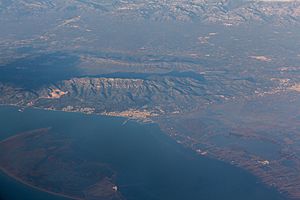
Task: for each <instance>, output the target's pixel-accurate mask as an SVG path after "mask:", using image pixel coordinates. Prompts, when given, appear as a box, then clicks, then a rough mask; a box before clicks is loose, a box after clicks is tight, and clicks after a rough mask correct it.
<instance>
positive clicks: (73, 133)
mask: <svg viewBox="0 0 300 200" xmlns="http://www.w3.org/2000/svg"><path fill="white" fill-rule="evenodd" d="M124 120H125V119H122V118H112V117H103V116H96V115H83V114H79V113H64V112H54V111H43V110H36V109H26V110H25V112H18V109H17V108H14V107H4V106H3V107H0V139H1V140H3V139H5V138H8V137H10V136H12V135H15V134H18V133H20V132H22V131H28V130H32V129H38V128H45V127H52V130H53V131H55V132H56V133H58V134H62V135H65V136H67V137H71V138H72V139H73V140H74V141H75V146H76V147H77V148H76V153H77V155H78V156H82V157H84V158H85V159H88V160H94V161H97V162H104V163H109V164H110V166H112V168H113V169H114V170H115V171H116V172H117V179H116V181H117V185H118V186H119V189H120V192H121V193H122V194H123V196H124V197H125V198H126V199H129V200H141V199H142V200H159V199H161V200H182V199H185V200H193V199H201V200H220V199H226V200H227V199H228V200H241V199H242V200H283V199H285V198H284V197H282V196H281V195H280V194H279V193H277V192H276V191H275V190H273V189H270V188H268V187H266V186H265V185H263V184H261V183H260V182H259V180H258V179H257V178H256V177H254V176H252V175H251V174H249V173H248V172H246V171H244V170H242V169H239V168H236V167H233V166H231V165H228V164H225V163H223V162H219V161H216V160H212V159H209V158H205V157H199V156H197V155H196V154H194V153H193V152H192V151H190V150H188V149H184V148H183V147H182V146H180V145H178V144H177V143H175V142H174V141H173V140H172V139H171V138H169V137H168V136H167V135H166V134H164V133H162V132H161V131H160V129H159V128H158V127H157V126H156V125H153V124H152V125H149V124H148V125H145V124H139V123H135V122H131V121H130V122H128V123H126V124H125V125H123V122H124ZM0 199H1V200H29V199H30V200H61V199H64V198H61V197H57V196H54V195H50V194H47V193H45V192H40V191H38V190H36V189H32V188H30V187H28V186H25V185H23V184H21V183H18V182H16V181H14V180H13V179H11V178H9V177H7V176H6V175H5V174H3V173H2V174H0Z"/></svg>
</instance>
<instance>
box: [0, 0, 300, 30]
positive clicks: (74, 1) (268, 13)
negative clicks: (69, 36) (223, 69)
mask: <svg viewBox="0 0 300 200" xmlns="http://www.w3.org/2000/svg"><path fill="white" fill-rule="evenodd" d="M0 12H1V14H0V15H2V16H9V15H12V16H17V17H20V16H24V15H41V14H45V12H72V13H74V12H75V13H76V12H79V13H80V12H89V13H91V14H92V13H97V14H101V15H109V16H116V17H122V18H124V17H129V18H131V19H132V18H137V19H150V20H154V21H166V20H179V21H201V22H205V23H218V24H225V25H237V24H243V23H253V22H260V23H275V24H295V23H299V22H300V2H299V1H268V0H264V1H249V0H149V1H146V0H122V1H121V0H110V1H108V0H43V1H42V0H1V1H0Z"/></svg>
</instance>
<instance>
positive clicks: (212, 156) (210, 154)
mask: <svg viewBox="0 0 300 200" xmlns="http://www.w3.org/2000/svg"><path fill="white" fill-rule="evenodd" d="M0 106H11V107H15V108H24V109H26V108H28V109H36V110H42V111H54V112H62V113H65V112H66V113H78V114H83V115H95V116H103V117H111V118H116V117H117V118H120V119H124V120H125V121H124V122H126V123H127V122H128V121H129V120H133V121H135V122H137V123H141V124H147V122H146V123H145V122H143V121H140V120H137V119H132V118H130V117H125V116H111V115H104V114H102V113H85V112H80V111H64V110H55V109H46V108H41V107H33V106H20V105H14V104H0ZM126 123H125V124H126ZM152 123H154V124H157V125H158V127H159V129H160V130H161V131H162V132H163V133H164V134H166V135H167V136H168V137H170V138H171V139H172V140H173V141H174V142H176V143H178V144H179V145H181V146H182V147H183V148H186V149H188V150H191V151H192V152H193V153H195V154H197V156H200V157H206V158H209V159H214V160H218V161H221V162H224V163H226V164H229V165H232V166H234V167H237V168H240V169H243V170H245V171H246V172H248V173H249V174H251V175H253V176H255V177H256V178H257V179H258V181H259V182H260V183H261V184H263V185H265V186H266V187H267V188H269V189H271V190H274V191H276V192H278V194H280V195H282V196H283V197H285V198H287V199H291V198H290V194H289V193H285V192H283V191H282V190H281V189H280V188H277V187H274V186H273V185H270V184H268V183H266V182H264V180H263V177H261V176H258V175H257V174H255V173H253V171H251V170H249V169H247V168H245V167H243V166H242V165H239V164H238V163H232V162H230V160H226V158H221V157H220V156H219V155H218V154H214V152H213V151H212V152H204V153H205V154H201V152H198V151H197V149H194V148H192V147H191V146H190V144H189V143H188V142H187V141H184V139H186V138H182V139H183V140H182V141H180V140H178V139H177V138H176V136H177V135H176V134H175V135H173V134H171V133H169V132H168V131H167V130H164V128H163V126H162V124H161V123H159V122H158V121H152ZM178 136H184V135H182V134H178ZM7 139H10V137H9V138H7ZM7 139H4V140H3V141H0V144H1V143H2V142H4V141H6V140H7ZM186 142H187V143H186ZM202 153H203V152H202ZM1 169H2V168H1V166H0V170H1ZM9 176H10V175H9ZM10 177H12V178H14V179H20V178H18V177H15V176H14V175H12V176H10ZM20 180H21V179H20ZM21 182H22V183H23V181H22V180H21ZM25 183H26V182H25ZM26 185H28V186H33V187H34V188H36V189H41V188H38V187H36V186H34V185H31V184H26ZM41 191H45V192H48V193H52V192H51V191H47V190H43V189H41ZM52 194H55V195H60V194H57V193H52ZM62 195H63V194H62ZM63 197H67V198H71V199H74V200H83V199H80V198H76V197H75V198H74V197H72V196H63Z"/></svg>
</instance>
